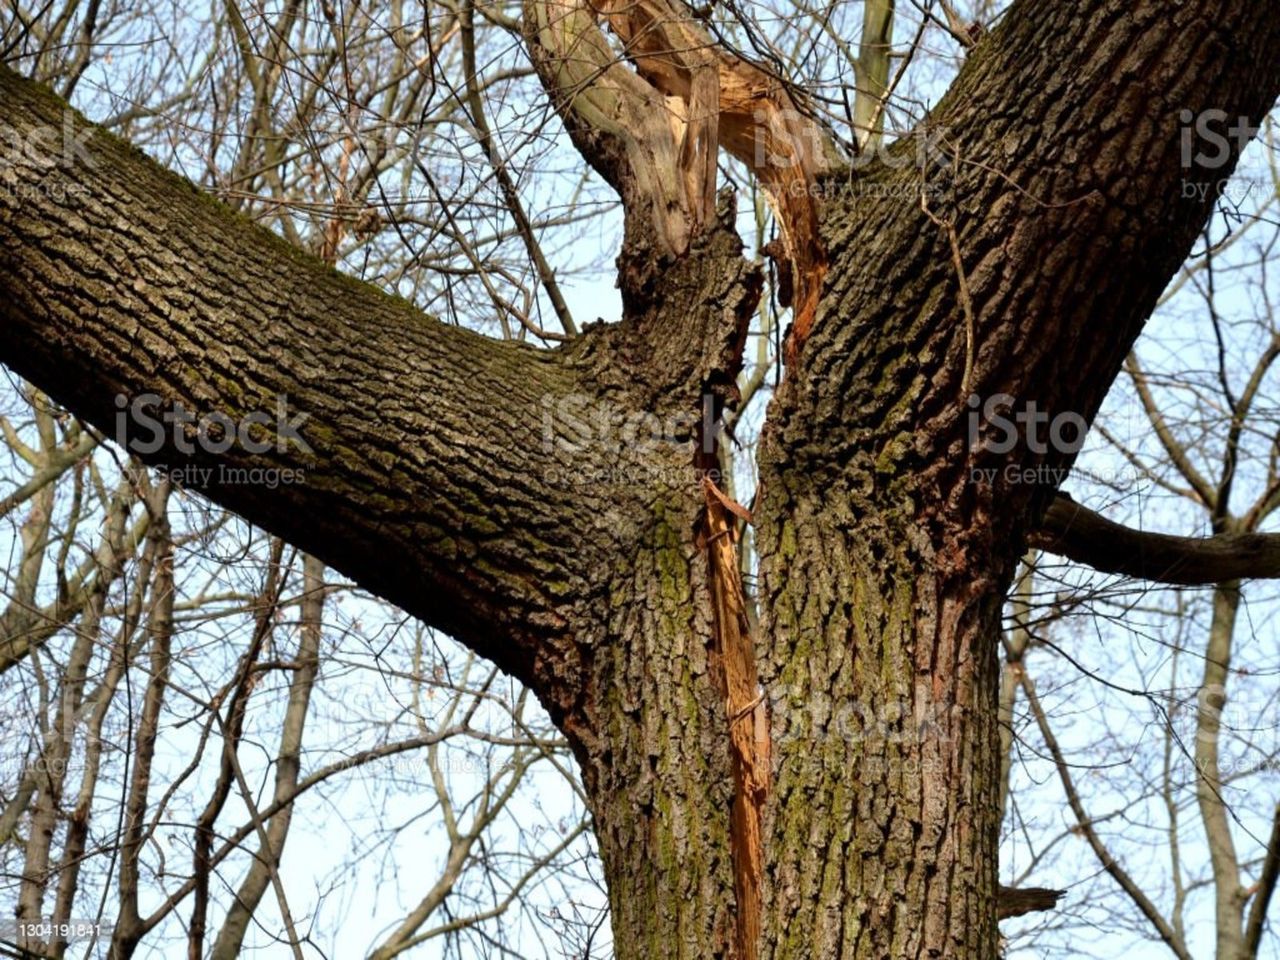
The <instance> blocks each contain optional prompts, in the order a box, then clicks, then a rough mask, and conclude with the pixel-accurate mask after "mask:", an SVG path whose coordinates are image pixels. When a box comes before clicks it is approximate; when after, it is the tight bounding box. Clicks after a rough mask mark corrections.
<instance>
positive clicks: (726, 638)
mask: <svg viewBox="0 0 1280 960" xmlns="http://www.w3.org/2000/svg"><path fill="white" fill-rule="evenodd" d="M703 490H704V493H705V495H706V505H707V509H706V523H707V527H706V540H707V564H708V573H709V583H710V590H711V600H712V606H713V608H714V610H715V626H716V630H715V642H716V649H715V651H714V654H715V656H716V658H717V659H718V660H719V663H720V667H721V670H720V672H721V675H722V677H723V683H724V691H723V692H724V698H725V709H726V711H727V713H728V718H729V745H730V750H731V752H732V764H733V780H734V783H733V810H732V812H731V818H730V842H731V845H732V851H733V871H734V886H735V893H736V896H737V906H738V911H737V931H736V932H737V949H738V952H737V960H755V958H756V943H757V942H758V940H759V936H760V910H761V900H760V898H761V884H762V881H763V871H764V867H763V851H764V846H763V838H762V836H761V818H762V813H763V810H764V802H765V798H766V797H767V795H768V792H769V726H768V715H767V708H766V705H765V698H764V694H763V693H762V692H761V691H760V690H759V682H758V679H757V674H756V661H755V651H754V649H753V647H752V640H751V623H750V620H749V618H748V617H747V606H746V597H744V596H743V593H742V580H741V577H740V576H739V572H738V551H737V547H736V535H735V528H734V524H733V520H732V517H733V516H734V515H735V514H736V515H738V516H742V517H744V519H749V514H747V513H746V511H745V510H743V508H742V507H741V506H739V505H738V504H736V503H734V502H733V501H732V500H730V499H729V498H728V497H726V496H725V495H724V494H723V493H721V492H720V490H719V489H717V488H716V485H715V484H714V483H712V482H711V480H709V479H706V478H704V479H703Z"/></svg>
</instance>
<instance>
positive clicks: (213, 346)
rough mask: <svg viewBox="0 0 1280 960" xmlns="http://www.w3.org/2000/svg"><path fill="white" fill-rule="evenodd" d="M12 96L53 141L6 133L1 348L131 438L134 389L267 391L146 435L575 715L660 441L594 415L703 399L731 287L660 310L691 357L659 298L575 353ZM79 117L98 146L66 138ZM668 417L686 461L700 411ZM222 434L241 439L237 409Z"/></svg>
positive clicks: (9, 108)
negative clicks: (513, 331)
mask: <svg viewBox="0 0 1280 960" xmlns="http://www.w3.org/2000/svg"><path fill="white" fill-rule="evenodd" d="M0 118H2V119H3V122H4V123H6V124H7V125H8V129H9V130H10V131H11V135H12V136H13V138H14V139H15V142H18V143H24V144H37V145H40V147H41V149H25V150H17V151H11V152H10V153H8V154H6V156H5V161H6V162H5V165H4V168H3V171H0V176H3V183H4V186H5V189H3V190H0V286H3V288H4V290H5V293H6V296H5V297H4V298H3V300H2V301H0V356H2V357H3V358H4V360H5V362H6V363H8V364H9V365H10V366H11V367H12V368H13V369H14V370H16V371H17V372H18V373H20V374H22V375H23V376H25V377H27V378H28V379H30V380H31V381H33V382H36V383H40V384H43V385H44V387H45V388H46V389H48V391H49V392H50V393H51V395H53V396H56V397H57V398H58V400H59V402H61V403H63V404H65V405H66V406H67V407H69V408H70V409H71V410H73V411H74V412H75V413H76V414H77V415H79V416H80V417H82V418H83V419H85V420H87V421H88V422H90V423H92V424H94V425H96V426H97V427H98V428H100V429H101V430H103V432H104V433H106V434H107V435H108V436H113V437H114V436H116V435H117V433H118V427H119V425H120V423H121V421H122V420H123V421H124V422H125V424H126V426H128V427H130V428H131V429H132V431H133V432H132V433H131V434H130V436H132V437H133V438H135V439H140V440H144V441H146V440H151V439H152V434H151V433H150V432H149V428H147V427H144V428H142V429H141V430H139V428H138V425H137V424H136V423H132V422H131V416H130V411H129V410H128V409H125V410H122V409H121V406H120V404H119V403H118V402H117V397H123V398H124V400H123V402H125V403H131V402H132V401H133V400H134V399H135V398H138V397H140V396H142V395H146V394H154V395H155V396H156V398H157V401H158V404H157V407H156V408H155V409H150V408H148V413H149V414H150V415H152V416H155V417H159V415H160V413H161V412H162V411H163V412H173V411H175V409H176V407H177V405H179V404H181V406H182V408H184V409H185V410H186V411H188V412H190V413H192V414H194V415H195V416H196V417H199V416H205V415H208V414H217V415H218V416H219V417H222V418H226V419H228V420H230V421H231V422H233V423H235V424H240V423H243V422H245V418H246V417H248V416H250V415H255V414H256V415H261V414H264V413H265V414H266V419H269V421H270V423H268V424H267V425H265V426H254V427H252V428H251V430H250V438H251V439H252V440H253V441H254V442H255V443H256V444H258V445H260V446H265V447H267V448H268V449H266V451H265V452H263V453H254V452H251V450H250V449H249V448H248V447H246V445H245V444H244V443H242V442H239V441H237V442H233V443H231V444H230V447H229V448H228V449H227V450H226V451H225V452H223V453H213V452H209V450H207V449H206V448H205V447H203V446H202V445H201V444H199V443H197V442H196V440H197V437H196V435H195V428H194V425H192V424H187V425H185V426H184V427H183V428H182V430H181V434H182V443H181V446H180V445H179V444H178V443H176V442H175V440H174V438H173V436H172V435H171V434H172V432H173V427H171V426H166V427H165V429H166V431H167V433H166V435H165V443H164V445H163V447H162V448H161V449H160V450H158V451H157V452H155V453H150V454H143V459H146V460H148V461H149V462H151V463H158V464H163V465H167V466H169V467H173V468H182V470H183V471H184V472H183V474H182V476H181V479H182V480H183V482H184V485H185V486H187V487H189V488H192V489H196V490H199V491H201V492H204V493H206V494H208V495H209V496H210V497H211V498H212V499H214V500H215V501H217V502H218V503H220V504H222V505H224V506H226V507H228V508H230V509H233V510H235V511H236V512H238V513H240V514H241V515H243V516H245V517H246V518H248V519H250V520H252V521H254V522H257V523H259V524H261V525H262V526H264V527H266V528H267V529H269V530H271V531H273V532H278V533H279V534H281V535H282V536H284V537H285V538H287V539H289V540H290V541H291V542H293V543H295V544H297V545H298V546H300V547H302V548H303V549H306V550H308V551H309V552H311V553H313V554H315V555H316V556H318V557H320V558H321V559H323V560H325V561H326V562H327V563H329V565H331V566H333V567H334V568H335V569H337V570H339V571H341V572H343V573H344V574H346V575H347V576H350V577H352V578H353V579H355V580H356V581H358V582H359V583H360V584H361V585H362V586H364V587H366V588H367V589H369V590H371V591H373V592H375V593H378V594H380V595H382V596H384V597H386V598H388V599H390V600H392V601H394V602H396V603H398V604H399V605H400V606H402V607H403V608H404V609H405V610H407V611H409V612H410V613H413V614H415V615H418V616H420V617H422V619H424V620H425V621H426V622H428V623H430V624H431V625H432V626H435V627H437V628H440V629H443V630H446V631H448V632H450V633H452V634H453V635H455V636H457V637H458V638H459V639H461V640H463V641H464V642H466V643H469V644H471V645H472V646H474V647H475V648H476V649H477V650H478V651H480V652H482V653H484V654H485V655H486V656H489V657H491V658H492V659H494V660H495V661H496V662H498V663H499V664H500V665H502V666H503V667H504V668H506V669H508V670H510V671H512V672H514V673H516V674H517V675H518V676H520V677H522V678H523V679H526V680H530V681H532V680H534V678H535V677H536V678H537V681H536V684H535V685H536V686H537V688H538V689H539V692H540V694H541V695H542V696H543V699H544V701H546V702H548V703H549V705H550V706H551V708H552V709H553V711H558V713H559V714H560V715H563V713H564V712H565V711H566V710H568V709H569V708H570V707H571V705H572V703H573V702H575V701H576V699H577V698H578V696H579V694H578V691H579V689H580V687H581V683H582V678H581V675H580V674H579V673H578V672H577V671H578V669H579V660H580V655H579V652H578V650H577V647H576V644H577V643H579V642H583V641H584V640H590V639H592V631H595V632H596V633H598V631H599V622H600V619H601V617H600V613H599V610H598V605H599V604H600V602H601V598H602V596H603V594H604V593H605V578H606V575H607V573H608V571H610V570H611V569H612V568H613V566H614V565H616V563H617V558H618V557H619V556H622V557H625V556H627V555H629V554H630V552H631V551H632V550H633V549H634V543H635V540H636V537H637V535H638V531H637V527H636V518H637V517H640V518H641V521H642V522H643V520H644V518H647V517H648V516H649V511H648V508H647V507H646V506H645V504H646V502H647V501H648V500H650V499H651V498H654V497H657V496H660V495H661V494H660V493H655V492H653V491H652V490H649V489H647V488H646V487H645V486H643V485H637V484H634V483H627V482H622V481H617V480H615V479H613V478H614V477H615V476H619V475H630V476H634V475H636V474H637V473H644V471H645V470H646V469H647V467H648V459H647V457H648V452H649V451H648V449H647V448H644V449H635V445H634V444H629V443H627V442H626V437H625V436H622V435H620V434H618V433H617V432H612V433H606V432H604V431H603V428H601V429H600V430H599V431H597V426H598V424H597V419H598V418H597V415H600V416H603V414H604V412H605V411H606V408H607V409H608V410H610V411H612V413H613V415H614V420H615V421H616V420H617V419H619V418H626V417H640V416H646V415H652V417H653V418H654V419H655V420H656V421H659V422H660V424H661V425H662V426H665V422H666V421H669V420H671V419H672V418H673V417H674V416H675V414H676V413H677V412H678V413H679V415H680V416H682V417H687V418H688V419H689V420H696V417H697V414H698V411H699V405H698V399H697V398H698V396H699V394H700V391H701V387H702V380H704V379H706V378H709V377H711V368H712V367H714V366H716V365H718V364H719V363H720V362H721V361H720V353H723V352H724V351H725V350H726V349H727V347H725V346H721V347H719V348H716V347H714V344H715V343H718V342H722V343H724V344H728V345H730V346H731V345H732V344H734V343H736V342H737V340H738V339H740V334H739V333H738V331H737V329H736V320H735V319H734V316H735V315H734V311H733V309H732V306H731V305H730V306H728V307H724V308H722V307H721V306H720V305H716V304H710V305H705V306H704V305H703V304H695V305H693V306H691V308H690V309H691V311H692V314H690V313H686V315H685V316H684V317H683V318H681V319H680V322H676V321H675V320H670V321H666V322H660V321H653V322H652V323H651V324H650V326H651V327H652V332H656V333H661V334H663V335H665V336H666V338H667V339H666V340H665V341H664V342H662V343H660V344H659V345H658V350H657V351H656V352H657V353H658V354H659V355H660V356H664V357H665V356H681V357H684V358H686V359H685V360H684V362H682V363H681V364H680V365H679V366H678V368H677V369H675V370H674V371H668V370H664V369H663V368H661V367H658V366H656V365H654V364H646V363H645V357H646V356H647V354H648V352H649V348H648V347H647V346H646V343H647V342H648V338H649V336H650V333H649V332H646V331H647V330H649V328H648V327H646V326H645V322H646V321H644V320H643V318H640V319H638V320H637V321H636V322H635V323H634V324H626V325H623V327H620V328H608V329H598V330H597V331H596V332H595V333H594V335H588V336H585V337H583V338H582V339H581V341H579V342H576V343H575V344H573V346H572V347H570V348H568V349H566V350H564V351H560V352H540V351H538V350H535V349H533V348H531V347H527V346H522V345H519V344H515V343H504V342H495V341H492V340H489V339H486V338H483V337H480V336H478V335H476V334H473V333H471V332H468V331H465V330H462V329H459V328H456V327H450V326H447V325H445V324H442V323H439V322H437V321H434V320H432V319H430V318H428V317H425V316H423V315H422V314H420V313H418V312H417V311H415V310H414V309H412V308H411V307H410V306H409V305H407V304H406V303H404V302H402V301H400V300H397V299H395V298H392V297H388V296H386V295H383V294H381V293H379V292H377V291H376V290H374V289H372V288H370V287H368V286H365V285H363V284H360V283H357V282H355V281H352V280H350V279H348V278H345V277H343V276H341V275H339V274H338V273H336V272H334V271H332V270H329V269H327V268H325V267H324V266H323V265H321V264H320V263H318V262H317V261H314V260H312V259H311V258H309V257H307V256H305V255H302V254H300V253H298V252H297V251H295V250H294V249H292V248H290V247H289V246H287V245H286V244H285V243H284V242H283V241H281V240H279V239H278V238H276V237H274V236H273V235H271V234H269V233H268V232H267V231H265V230H262V229H260V228H258V227H256V226H254V225H252V224H251V223H249V222H248V221H247V220H245V219H243V218H240V217H238V216H235V215H233V214H231V213H230V212H229V211H227V210H226V209H225V208H224V207H222V206H221V205H219V204H217V203H215V202H213V201H212V200H209V199H208V198H206V197H205V196H203V195H201V194H200V193H198V192H197V191H196V190H195V189H194V188H192V187H190V186H189V185H187V184H186V183H185V182H183V181H182V180H181V179H180V178H178V177H176V176H174V175H173V174H170V173H168V172H166V171H163V170H161V169H160V168H159V167H158V166H157V165H155V164H154V163H152V162H151V161H149V160H148V159H147V158H145V157H143V156H142V155H141V154H140V153H138V152H137V151H136V150H133V149H132V148H130V147H128V146H127V145H125V144H123V143H121V142H120V141H118V140H116V139H114V138H112V137H111V136H110V135H108V134H106V133H104V132H102V131H99V130H96V129H93V128H92V127H91V126H90V125H88V124H87V123H86V122H85V121H84V120H83V119H82V118H80V117H79V115H78V114H75V113H74V112H73V111H70V110H69V109H68V108H66V107H65V105H64V104H62V103H61V102H60V101H58V100H57V99H56V98H54V97H53V96H52V95H50V94H48V93H46V92H45V91H44V90H42V89H41V88H39V87H38V86H36V85H34V84H31V83H29V82H27V81H24V80H22V79H21V78H19V77H18V76H17V75H16V74H13V73H12V72H10V71H8V70H7V69H0ZM64 129H67V130H69V131H71V133H70V134H69V135H70V136H71V137H72V139H73V141H74V142H75V143H76V144H81V145H79V146H75V147H73V148H72V149H71V150H70V151H68V152H67V153H66V155H63V156H57V155H50V154H49V152H48V151H47V150H45V149H43V147H44V146H47V144H49V143H51V142H52V141H50V140H49V139H48V137H50V136H52V135H53V133H54V132H56V133H57V135H58V137H61V136H62V131H63V130H64ZM739 272H741V271H739ZM666 279H667V280H668V281H671V282H675V281H678V277H677V276H676V275H675V274H674V273H673V274H670V275H669V276H668V277H667V278H666ZM691 315H694V316H696V317H697V318H698V319H697V322H695V323H689V322H688V321H689V319H690V316H691ZM726 325H727V326H728V331H727V332H724V331H723V330H722V329H721V332H717V330H718V329H720V328H724V327H726ZM615 345H617V349H621V348H623V347H625V348H627V349H629V350H633V351H634V355H633V356H631V357H630V358H628V357H621V358H619V357H616V356H614V355H613V353H612V351H613V350H614V349H615ZM686 345H687V349H686V348H685V347H686ZM690 358H691V359H690ZM628 366H630V367H631V368H634V369H635V370H637V371H640V370H642V368H643V380H644V387H643V392H644V394H645V396H646V397H649V398H653V400H652V403H648V404H647V405H646V403H647V401H645V402H642V399H641V398H640V392H639V391H638V390H637V389H635V387H634V384H635V382H638V380H639V379H640V378H639V377H638V376H637V377H632V378H630V379H628V378H627V377H625V376H624V375H623V374H622V373H621V372H620V371H623V370H625V369H626V368H627V367H628ZM601 378H605V379H606V380H607V379H608V378H612V380H610V381H609V382H603V381H602V379H601ZM686 378H688V379H686ZM722 379H723V378H722ZM662 398H667V399H662ZM566 409H571V410H576V411H577V412H578V414H580V415H581V416H586V417H587V418H588V419H587V420H584V421H582V422H579V421H577V420H574V419H573V418H572V417H570V415H569V414H568V413H566V412H565V411H566ZM281 410H284V411H286V412H285V414H284V417H283V419H284V420H285V421H286V422H287V421H293V420H295V419H296V418H298V417H302V418H303V420H302V423H301V424H300V425H299V426H298V428H297V433H298V434H299V435H300V437H301V440H302V441H303V443H301V444H300V443H298V442H296V441H295V440H293V439H292V438H291V437H289V436H288V435H287V433H285V432H283V431H279V430H277V427H276V421H277V414H278V413H279V412H280V411H281ZM591 418H597V419H591ZM642 422H643V423H644V424H645V425H646V426H647V425H648V421H647V420H646V421H642ZM584 427H585V429H586V431H587V436H586V437H585V438H584V436H583V429H584ZM672 429H673V432H675V433H676V434H678V436H677V437H676V438H675V440H674V441H673V442H672V443H670V444H668V446H670V447H671V448H672V450H677V451H678V455H679V456H680V457H681V458H682V460H683V462H684V463H686V464H687V463H688V456H689V455H688V453H687V452H685V451H684V450H683V447H681V446H680V444H682V443H685V442H686V441H687V437H688V435H689V433H690V429H691V428H689V427H687V426H681V425H680V424H676V426H675V427H673V428H672ZM593 431H596V432H598V433H599V435H596V433H595V432H593ZM681 431H683V432H681ZM209 435H210V438H211V439H212V441H213V442H214V444H215V446H220V445H221V444H222V442H223V440H224V433H223V431H222V428H221V427H220V426H217V425H215V426H214V427H213V428H212V430H211V431H210V433H209ZM184 449H185V450H187V451H189V452H184ZM670 455H671V456H675V455H676V454H675V453H672V454H670ZM273 471H274V472H273ZM273 476H274V477H276V478H279V477H282V476H283V477H286V478H289V477H292V478H294V480H295V482H288V481H287V479H286V480H285V482H280V483H278V484H272V483H268V482H265V481H264V478H270V477H273ZM595 477H599V478H601V479H600V480H599V481H598V482H597V481H596V480H595V479H593V478H595ZM389 558H396V562H389Z"/></svg>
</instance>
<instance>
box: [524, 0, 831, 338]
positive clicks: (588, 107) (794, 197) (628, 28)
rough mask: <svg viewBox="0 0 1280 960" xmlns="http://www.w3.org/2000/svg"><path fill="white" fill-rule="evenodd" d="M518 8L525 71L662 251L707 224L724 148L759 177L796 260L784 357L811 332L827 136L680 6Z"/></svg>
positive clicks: (821, 259) (644, 2)
mask: <svg viewBox="0 0 1280 960" xmlns="http://www.w3.org/2000/svg"><path fill="white" fill-rule="evenodd" d="M524 9H525V32H526V36H527V37H528V40H529V44H530V50H531V53H532V54H533V58H534V62H535V65H537V66H538V69H539V73H540V74H541V75H542V77H543V81H544V83H547V84H548V86H550V87H551V88H552V89H553V91H554V92H558V93H559V96H558V97H557V105H558V107H559V108H560V112H561V115H562V116H565V118H566V123H567V124H568V125H569V127H570V132H571V133H574V132H575V130H576V132H577V135H576V136H575V142H576V143H577V144H578V146H579V149H580V150H582V151H583V153H584V155H585V156H587V159H588V160H590V161H591V162H592V164H593V165H594V166H595V167H596V168H597V169H598V170H600V171H601V173H602V174H603V175H604V176H605V177H606V178H607V179H609V180H610V182H611V183H612V184H613V185H614V186H615V187H616V188H617V189H618V191H619V193H620V194H621V195H622V198H623V203H624V204H625V205H626V207H627V213H628V215H629V216H635V215H637V214H640V213H647V214H648V215H649V216H651V217H652V219H653V225H654V233H655V235H656V236H657V237H658V238H659V239H660V241H661V242H662V243H663V244H664V245H665V246H666V248H667V249H666V250H665V252H667V253H672V254H676V255H679V254H682V253H684V252H685V250H687V249H688V244H689V242H690V241H691V240H692V239H693V238H694V237H696V236H697V235H698V234H699V233H700V232H701V230H702V229H703V228H704V227H706V226H707V225H708V224H710V223H711V222H712V221H713V219H714V216H715V178H716V161H717V156H718V150H719V148H720V147H724V148H725V149H726V150H727V151H729V153H731V154H732V155H733V156H735V157H737V158H738V159H739V160H741V161H742V162H743V163H744V164H746V166H747V167H748V168H749V169H750V170H751V171H752V172H753V173H754V174H755V175H756V176H757V177H758V178H759V180H760V183H761V185H762V186H763V188H764V190H765V193H766V196H767V197H768V198H769V202H770V205H771V206H772V208H773V210H774V213H775V215H776V216H777V219H778V223H779V226H780V228H781V233H782V237H783V240H784V242H785V244H786V249H787V254H788V257H789V258H790V260H791V264H792V274H793V279H794V285H795V296H794V302H793V321H792V343H791V345H790V349H791V351H792V352H794V351H795V350H796V349H797V348H798V346H799V344H801V343H803V341H804V339H805V337H806V336H807V335H808V333H809V330H810V328H811V327H812V324H813V319H814V315H815V314H816V313H817V307H818V300H819V297H820V293H821V287H822V279H823V276H824V274H825V273H826V268H827V261H826V256H825V254H824V252H823V248H822V242H821V238H820V237H819V232H818V223H819V218H818V200H819V190H820V186H819V184H818V178H819V176H821V175H822V174H823V173H825V172H829V171H831V170H834V169H835V168H836V166H837V165H838V163H839V154H838V151H837V149H836V147H835V145H834V140H833V139H832V138H831V136H830V134H829V133H828V132H827V131H826V130H825V129H824V128H823V126H822V125H821V124H820V123H818V122H817V121H816V120H814V119H813V117H812V116H811V115H810V114H809V113H808V112H806V110H805V107H804V104H803V102H802V101H801V100H800V99H799V97H798V95H797V94H796V93H795V92H794V91H793V90H792V88H791V87H790V86H789V85H788V84H787V82H786V81H785V80H784V79H783V78H781V77H779V76H777V75H776V74H774V73H771V72H770V71H768V70H767V69H766V68H764V67H762V66H761V65H759V64H756V63H753V62H751V61H749V60H747V59H745V58H743V57H741V56H738V55H737V54H735V53H732V52H730V51H728V50H725V49H724V48H723V47H721V46H720V45H719V43H717V41H716V40H715V39H714V38H713V37H712V35H711V32H710V31H709V30H708V29H707V27H706V25H705V24H704V23H703V22H702V21H701V20H698V19H697V18H695V17H693V16H692V15H691V13H690V11H689V9H688V8H687V7H685V6H684V5H683V4H681V3H679V2H677V0H637V2H633V0H600V2H599V3H597V4H590V3H588V2H587V0H525V4H524ZM598 18H603V19H604V21H605V22H606V23H607V24H608V25H609V27H610V29H611V30H612V31H613V32H614V34H615V35H616V36H617V37H618V39H619V40H620V41H621V43H622V46H623V51H624V57H625V59H626V60H629V61H630V62H631V64H632V65H633V66H634V68H635V69H634V71H632V70H630V69H628V68H627V67H625V66H623V65H622V63H621V62H620V61H619V58H618V57H617V56H616V55H615V54H614V53H613V51H612V49H611V47H610V46H609V43H608V41H607V40H606V39H605V37H604V34H603V32H602V31H601V30H600V28H599V25H598V22H597V20H598ZM663 118H665V120H664V119H663ZM622 166H625V167H626V168H627V169H620V167H622Z"/></svg>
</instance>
